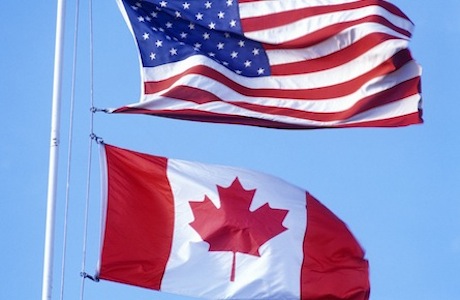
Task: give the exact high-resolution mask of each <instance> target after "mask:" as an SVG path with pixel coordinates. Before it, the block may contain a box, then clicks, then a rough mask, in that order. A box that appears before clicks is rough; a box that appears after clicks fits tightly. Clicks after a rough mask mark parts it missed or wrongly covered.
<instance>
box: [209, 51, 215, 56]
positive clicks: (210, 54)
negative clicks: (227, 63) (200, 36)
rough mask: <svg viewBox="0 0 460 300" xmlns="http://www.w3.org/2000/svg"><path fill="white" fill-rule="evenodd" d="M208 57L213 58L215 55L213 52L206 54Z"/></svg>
mask: <svg viewBox="0 0 460 300" xmlns="http://www.w3.org/2000/svg"><path fill="white" fill-rule="evenodd" d="M208 56H210V57H215V56H216V54H215V53H214V52H209V53H208Z"/></svg>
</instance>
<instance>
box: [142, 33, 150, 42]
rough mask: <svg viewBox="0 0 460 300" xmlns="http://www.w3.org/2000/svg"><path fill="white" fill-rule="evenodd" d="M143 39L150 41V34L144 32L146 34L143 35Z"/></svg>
mask: <svg viewBox="0 0 460 300" xmlns="http://www.w3.org/2000/svg"><path fill="white" fill-rule="evenodd" d="M142 37H143V38H144V41H145V40H148V39H149V34H148V33H147V32H144V34H143V35H142Z"/></svg>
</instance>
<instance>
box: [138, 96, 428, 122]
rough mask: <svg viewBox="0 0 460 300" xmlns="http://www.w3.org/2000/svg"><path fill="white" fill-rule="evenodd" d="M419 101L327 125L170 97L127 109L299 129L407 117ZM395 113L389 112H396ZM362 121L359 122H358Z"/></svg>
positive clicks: (399, 103)
mask: <svg viewBox="0 0 460 300" xmlns="http://www.w3.org/2000/svg"><path fill="white" fill-rule="evenodd" d="M420 100H421V96H420V95H419V94H416V95H413V96H410V97H407V98H404V99H401V100H399V101H395V102H393V103H390V104H387V105H383V106H380V107H378V108H375V109H371V110H368V111H366V112H364V113H362V114H359V115H357V116H354V117H353V118H352V119H351V120H350V119H349V120H337V121H330V122H320V121H313V120H306V119H299V118H295V117H289V116H280V115H272V114H266V113H260V112H254V111H251V110H247V109H243V108H239V107H236V106H234V105H232V104H228V103H225V102H214V103H208V104H204V105H198V104H196V103H190V102H187V101H180V100H177V99H173V98H166V97H165V98H161V99H158V101H154V102H150V103H136V104H132V105H130V106H129V107H136V108H144V109H157V108H156V106H157V105H158V106H162V103H166V104H167V108H166V109H165V111H166V112H168V111H171V112H173V111H174V110H180V109H186V108H187V109H192V110H197V111H207V112H212V113H215V114H225V115H233V116H236V117H249V118H255V119H260V120H267V121H273V122H280V123H285V124H293V125H298V126H338V125H345V124H354V123H362V122H366V121H375V120H384V119H387V118H394V117H399V116H404V115H408V114H411V113H415V112H417V111H418V107H419V102H420ZM395 108H396V110H392V109H395ZM360 118H361V119H360Z"/></svg>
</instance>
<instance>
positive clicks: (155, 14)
mask: <svg viewBox="0 0 460 300" xmlns="http://www.w3.org/2000/svg"><path fill="white" fill-rule="evenodd" d="M150 15H151V16H152V17H154V18H157V17H158V13H157V12H154V11H152V12H151V13H150Z"/></svg>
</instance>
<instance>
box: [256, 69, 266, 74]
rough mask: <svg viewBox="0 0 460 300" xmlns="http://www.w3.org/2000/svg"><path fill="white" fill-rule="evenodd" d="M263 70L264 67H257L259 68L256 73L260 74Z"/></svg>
mask: <svg viewBox="0 0 460 300" xmlns="http://www.w3.org/2000/svg"><path fill="white" fill-rule="evenodd" d="M264 72H265V69H264V68H259V69H258V70H257V74H259V75H262V74H263V73H264Z"/></svg>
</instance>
